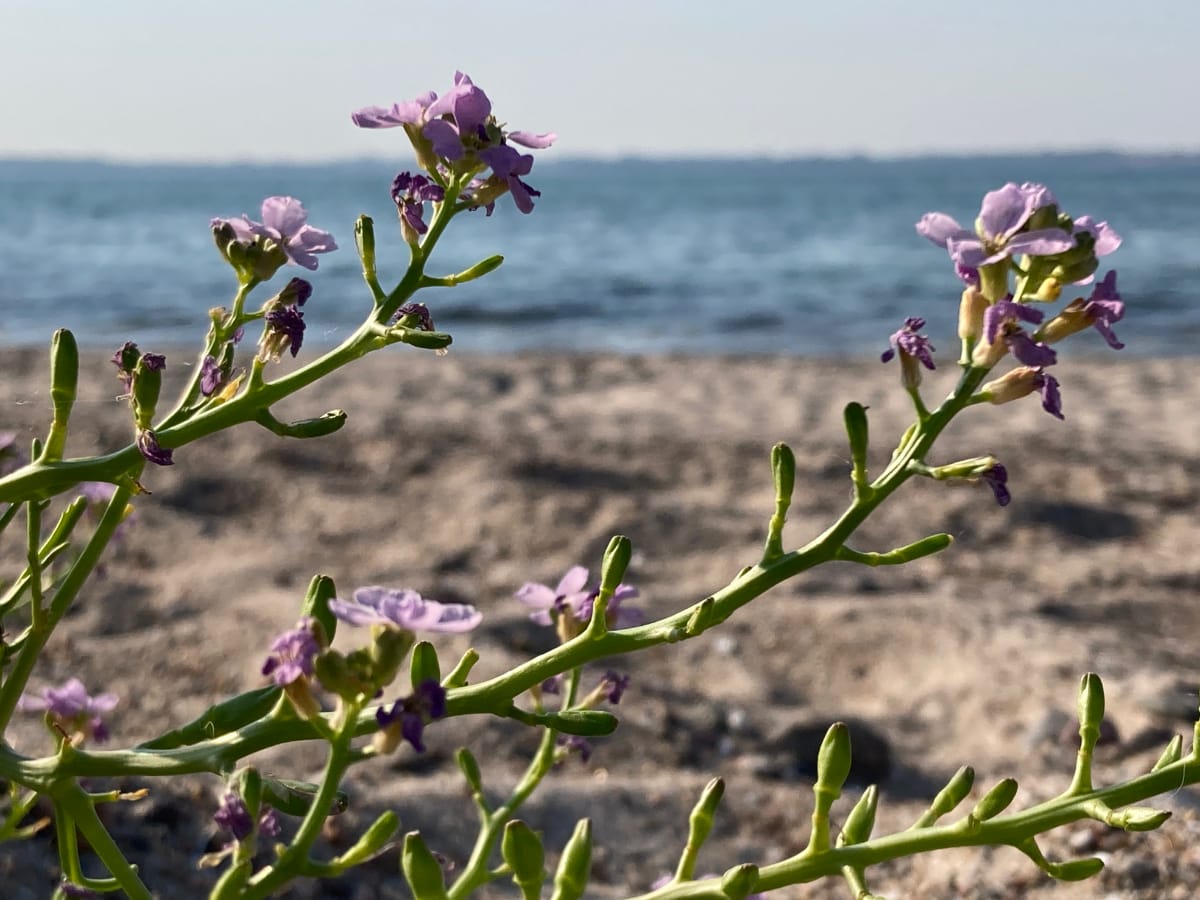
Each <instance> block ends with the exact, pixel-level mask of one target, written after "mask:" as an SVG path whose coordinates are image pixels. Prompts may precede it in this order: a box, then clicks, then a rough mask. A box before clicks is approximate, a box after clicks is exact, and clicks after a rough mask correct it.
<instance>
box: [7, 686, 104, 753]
mask: <svg viewBox="0 0 1200 900" xmlns="http://www.w3.org/2000/svg"><path fill="white" fill-rule="evenodd" d="M116 705H117V695H116V694H97V695H96V696H95V697H91V696H88V692H87V689H86V688H85V687H84V686H83V682H82V681H80V680H79V679H78V678H72V679H70V680H68V681H67V683H66V684H64V685H63V686H62V687H57V688H46V689H44V690H43V691H42V695H41V697H32V696H30V695H29V694H22V695H21V697H20V699H19V700H18V701H17V708H18V709H20V710H21V711H23V712H45V713H46V714H47V715H49V716H50V717H51V718H52V719H53V720H54V721H55V723H56V724H57V725H58V727H59V728H61V729H62V730H63V731H65V732H68V733H71V734H74V735H75V736H76V739H77V740H78V742H80V743H82V742H83V741H84V740H86V739H88V738H91V739H93V740H95V742H96V743H97V744H103V743H104V742H105V741H107V740H108V728H107V727H106V726H105V724H104V720H103V719H101V718H100V716H101V714H103V713H107V712H112V710H113V709H114V708H115V707H116Z"/></svg>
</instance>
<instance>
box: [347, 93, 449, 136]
mask: <svg viewBox="0 0 1200 900" xmlns="http://www.w3.org/2000/svg"><path fill="white" fill-rule="evenodd" d="M436 99H437V94H435V93H434V92H433V91H429V92H427V93H424V94H422V95H421V96H419V97H417V98H416V99H415V100H408V101H405V102H404V103H393V104H392V105H391V106H364V107H363V108H362V109H360V110H357V111H356V112H352V113H350V121H351V122H353V123H354V124H355V125H357V126H358V127H359V128H395V127H396V126H398V125H422V126H423V125H424V124H425V121H426V119H427V118H428V113H429V106H430V104H432V103H433V101H434V100H436Z"/></svg>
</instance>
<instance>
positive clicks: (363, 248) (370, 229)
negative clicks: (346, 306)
mask: <svg viewBox="0 0 1200 900" xmlns="http://www.w3.org/2000/svg"><path fill="white" fill-rule="evenodd" d="M354 246H355V248H356V249H357V250H358V258H359V259H360V260H361V261H362V268H363V277H364V278H366V279H367V280H368V281H374V280H375V278H376V273H375V220H374V219H372V218H371V217H370V216H359V217H358V221H357V222H355V223H354Z"/></svg>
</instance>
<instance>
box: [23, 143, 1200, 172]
mask: <svg viewBox="0 0 1200 900" xmlns="http://www.w3.org/2000/svg"><path fill="white" fill-rule="evenodd" d="M1024 160H1094V161H1098V162H1099V161H1104V162H1114V161H1124V162H1129V163H1132V164H1159V165H1164V164H1165V165H1171V164H1183V165H1189V164H1193V163H1197V162H1200V147H1196V148H1185V149H1179V148H1162V149H1133V148H1078V149H1072V148H1047V149H1041V150H1039V149H1032V150H1023V151H974V150H964V151H957V150H955V151H946V152H937V151H919V152H913V153H869V152H865V151H863V152H846V153H798V154H763V153H745V154H692V155H669V154H664V155H658V154H651V153H622V154H614V155H589V154H572V153H567V154H563V155H558V156H553V155H546V156H542V157H539V159H538V166H539V168H553V167H557V166H562V165H595V166H610V165H624V164H636V165H639V166H647V167H652V166H669V165H701V166H702V165H728V164H731V163H749V164H754V165H779V166H787V165H804V164H817V165H878V166H888V165H912V164H914V163H916V164H920V163H925V162H928V163H946V162H963V163H981V162H982V163H987V162H1010V161H1011V162H1019V161H1024ZM381 163H391V164H394V163H395V157H394V156H390V155H383V154H380V155H362V156H344V157H331V158H322V159H265V158H233V159H227V160H224V159H187V158H172V159H138V158H123V157H111V156H104V155H97V156H74V155H61V156H59V155H56V154H40V155H39V154H16V153H14V154H5V153H0V169H20V168H29V169H48V168H57V167H62V168H76V169H79V168H96V169H173V170H219V169H237V170H243V171H253V170H256V169H280V168H284V169H296V170H308V171H312V170H322V169H324V170H347V169H357V168H360V167H366V166H376V165H379V164H381Z"/></svg>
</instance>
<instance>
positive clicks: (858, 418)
mask: <svg viewBox="0 0 1200 900" xmlns="http://www.w3.org/2000/svg"><path fill="white" fill-rule="evenodd" d="M842 420H843V421H844V422H845V425H846V437H847V438H849V440H850V465H851V467H852V468H851V474H850V477H851V479H852V480H853V481H854V484H855V486H856V487H860V486H861V487H865V486H866V484H867V444H868V431H867V408H866V407H865V406H863V405H862V404H861V403H847V404H846V408H845V409H844V410H843V411H842Z"/></svg>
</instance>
